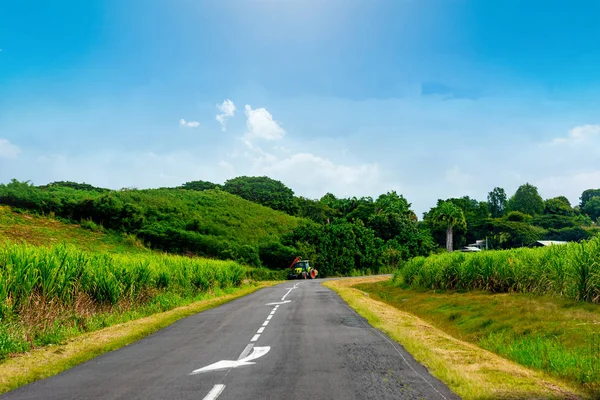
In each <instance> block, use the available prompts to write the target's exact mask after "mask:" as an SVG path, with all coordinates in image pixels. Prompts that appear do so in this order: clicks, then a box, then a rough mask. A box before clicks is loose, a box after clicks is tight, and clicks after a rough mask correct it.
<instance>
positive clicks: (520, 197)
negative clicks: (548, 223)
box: [508, 183, 545, 216]
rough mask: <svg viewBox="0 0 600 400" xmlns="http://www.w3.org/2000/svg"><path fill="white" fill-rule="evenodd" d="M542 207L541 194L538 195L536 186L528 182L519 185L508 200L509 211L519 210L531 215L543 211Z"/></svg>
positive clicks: (543, 205)
mask: <svg viewBox="0 0 600 400" xmlns="http://www.w3.org/2000/svg"><path fill="white" fill-rule="evenodd" d="M544 207H545V204H544V200H543V199H542V196H540V195H539V193H538V190H537V188H536V187H535V186H533V185H530V184H529V183H526V184H524V185H521V186H519V188H518V189H517V191H516V193H515V194H514V195H513V197H511V198H510V200H509V201H508V208H509V210H510V211H520V212H522V213H524V214H529V215H532V216H533V215H536V214H541V213H543V212H544Z"/></svg>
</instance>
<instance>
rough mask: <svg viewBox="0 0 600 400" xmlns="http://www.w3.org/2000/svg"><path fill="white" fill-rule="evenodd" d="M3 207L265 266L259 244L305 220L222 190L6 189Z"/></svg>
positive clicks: (2, 188)
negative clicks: (24, 210)
mask: <svg viewBox="0 0 600 400" xmlns="http://www.w3.org/2000/svg"><path fill="white" fill-rule="evenodd" d="M0 204H7V205H10V206H13V207H17V208H22V209H28V210H32V211H34V212H37V213H39V214H45V215H48V214H54V215H57V216H60V217H62V218H64V219H67V220H70V221H72V222H75V223H78V222H80V221H84V222H83V224H84V225H85V226H86V227H88V228H89V229H93V230H96V229H99V228H98V227H99V226H102V227H104V228H106V229H111V230H114V231H118V232H123V233H128V234H134V235H136V236H138V237H139V238H140V239H141V240H143V241H144V242H145V243H147V244H148V245H150V246H151V247H153V248H155V249H159V250H164V251H168V252H173V253H193V254H198V255H203V256H208V257H216V258H221V259H235V260H238V261H240V262H244V263H247V264H250V265H256V266H258V265H260V259H259V254H258V246H259V243H261V242H263V241H264V240H265V239H266V238H270V239H269V240H271V241H273V240H275V241H277V240H279V238H280V237H281V235H282V234H284V233H287V232H290V231H291V230H293V229H294V228H295V227H296V226H297V225H298V223H299V221H300V220H299V219H298V218H295V217H292V216H289V215H286V214H284V213H281V212H277V211H274V210H271V209H269V208H266V207H262V206H260V205H258V204H254V203H252V202H249V201H246V200H243V199H241V198H239V197H237V196H234V195H231V194H229V193H226V192H224V191H220V190H207V191H202V192H199V191H195V190H183V189H152V190H120V191H110V192H102V193H99V192H95V191H81V190H75V189H73V188H70V187H63V186H59V187H47V188H45V189H42V188H36V187H34V186H33V185H31V184H29V183H27V182H18V181H14V180H13V181H12V182H11V183H9V184H7V185H0Z"/></svg>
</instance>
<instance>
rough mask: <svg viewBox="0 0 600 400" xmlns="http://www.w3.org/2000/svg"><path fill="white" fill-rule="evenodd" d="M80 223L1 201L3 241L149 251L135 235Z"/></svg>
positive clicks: (88, 249) (1, 234)
mask: <svg viewBox="0 0 600 400" xmlns="http://www.w3.org/2000/svg"><path fill="white" fill-rule="evenodd" d="M84 225H85V226H86V227H85V228H84V227H82V226H81V225H79V224H69V223H65V222H62V221H59V220H57V219H55V218H48V217H41V216H38V215H34V214H29V213H24V212H16V211H14V210H13V209H11V208H10V207H8V206H1V205H0V243H3V242H6V241H11V242H13V243H28V244H31V245H36V246H52V245H57V244H72V245H74V246H77V248H78V249H80V250H84V251H88V252H107V253H128V254H133V253H140V252H141V253H145V252H148V251H150V250H149V249H147V248H145V247H144V246H143V244H142V243H141V242H140V241H139V240H138V239H137V238H136V237H135V236H134V235H129V234H126V233H118V232H112V231H105V230H103V229H100V227H98V226H96V227H95V229H94V231H92V230H90V229H89V225H87V224H85V223H84Z"/></svg>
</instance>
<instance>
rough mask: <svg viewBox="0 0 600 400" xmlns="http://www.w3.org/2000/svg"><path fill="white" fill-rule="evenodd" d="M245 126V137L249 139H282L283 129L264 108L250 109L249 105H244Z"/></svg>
mask: <svg viewBox="0 0 600 400" xmlns="http://www.w3.org/2000/svg"><path fill="white" fill-rule="evenodd" d="M245 113H246V117H248V119H247V121H246V126H247V128H248V132H247V133H246V139H248V140H250V139H253V138H261V139H266V140H279V139H283V136H284V135H285V130H283V128H282V127H281V126H279V124H278V123H277V121H275V120H273V116H272V115H271V113H269V112H268V111H267V109H266V108H257V109H255V110H253V109H252V107H250V106H249V105H246V112H245Z"/></svg>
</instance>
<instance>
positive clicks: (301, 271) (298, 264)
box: [288, 257, 319, 279]
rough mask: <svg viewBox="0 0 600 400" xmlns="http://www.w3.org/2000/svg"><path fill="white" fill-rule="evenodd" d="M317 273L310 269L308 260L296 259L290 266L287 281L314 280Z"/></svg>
mask: <svg viewBox="0 0 600 400" xmlns="http://www.w3.org/2000/svg"><path fill="white" fill-rule="evenodd" d="M317 275H319V271H317V270H316V269H314V268H312V267H311V266H310V263H309V262H308V260H303V259H302V258H300V257H296V258H295V259H294V261H293V262H292V265H290V273H289V274H288V278H289V279H315V278H316V277H317Z"/></svg>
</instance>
